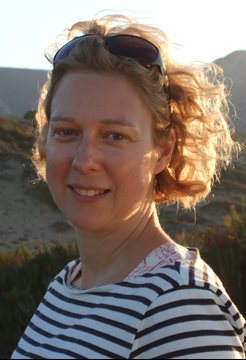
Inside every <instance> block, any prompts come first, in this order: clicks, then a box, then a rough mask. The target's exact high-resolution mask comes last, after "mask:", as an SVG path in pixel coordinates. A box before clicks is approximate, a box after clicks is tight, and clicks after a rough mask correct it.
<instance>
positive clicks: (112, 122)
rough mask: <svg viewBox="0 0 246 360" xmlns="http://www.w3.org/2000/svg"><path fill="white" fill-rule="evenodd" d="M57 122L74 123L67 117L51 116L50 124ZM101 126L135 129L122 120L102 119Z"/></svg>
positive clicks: (129, 123)
mask: <svg viewBox="0 0 246 360" xmlns="http://www.w3.org/2000/svg"><path fill="white" fill-rule="evenodd" d="M57 121H64V122H70V123H74V122H76V120H75V119H73V118H72V117H67V116H52V117H51V118H50V122H57ZM100 123H101V124H103V125H118V126H124V127H130V128H136V126H135V125H134V124H133V123H131V122H130V121H127V120H123V119H103V120H101V121H100Z"/></svg>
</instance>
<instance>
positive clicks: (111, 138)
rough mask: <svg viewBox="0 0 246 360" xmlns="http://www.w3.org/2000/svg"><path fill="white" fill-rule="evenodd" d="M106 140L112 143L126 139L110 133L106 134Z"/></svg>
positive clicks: (120, 135) (123, 136)
mask: <svg viewBox="0 0 246 360" xmlns="http://www.w3.org/2000/svg"><path fill="white" fill-rule="evenodd" d="M108 138H109V139H110V140H113V141H122V140H126V139H127V137H126V136H125V135H122V134H119V133H110V134H108Z"/></svg>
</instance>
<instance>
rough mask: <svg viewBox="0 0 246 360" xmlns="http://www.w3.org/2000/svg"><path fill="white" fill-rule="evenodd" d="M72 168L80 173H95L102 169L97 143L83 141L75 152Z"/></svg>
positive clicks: (87, 140)
mask: <svg viewBox="0 0 246 360" xmlns="http://www.w3.org/2000/svg"><path fill="white" fill-rule="evenodd" d="M72 167H73V168H74V169H75V170H76V171H79V172H82V173H88V172H95V171H98V170H100V168H101V154H100V150H99V146H98V145H97V144H96V141H94V140H92V139H85V138H84V139H81V142H80V143H79V145H78V146H77V148H76V150H75V154H74V157H73V162H72Z"/></svg>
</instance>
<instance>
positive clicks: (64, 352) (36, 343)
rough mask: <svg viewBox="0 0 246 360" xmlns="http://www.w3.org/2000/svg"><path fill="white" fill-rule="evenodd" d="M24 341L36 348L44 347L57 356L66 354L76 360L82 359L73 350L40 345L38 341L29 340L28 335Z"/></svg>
mask: <svg viewBox="0 0 246 360" xmlns="http://www.w3.org/2000/svg"><path fill="white" fill-rule="evenodd" d="M23 340H25V341H26V342H28V343H29V344H31V345H33V346H35V347H39V346H42V347H43V348H44V349H47V350H50V351H51V352H53V353H56V354H64V355H68V356H69V357H72V358H75V359H80V358H81V354H77V353H75V352H73V351H71V350H66V349H63V348H58V347H56V346H53V345H49V344H40V343H38V342H37V341H35V340H33V339H31V338H29V336H27V335H26V334H24V335H23Z"/></svg>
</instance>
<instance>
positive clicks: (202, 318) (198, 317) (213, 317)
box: [136, 314, 225, 339]
mask: <svg viewBox="0 0 246 360" xmlns="http://www.w3.org/2000/svg"><path fill="white" fill-rule="evenodd" d="M191 321H199V322H200V323H201V324H202V322H203V321H211V322H214V321H216V322H217V321H225V317H224V316H223V315H200V314H199V315H187V316H180V317H174V318H172V319H169V320H166V321H162V322H159V323H158V324H156V325H153V326H151V327H149V328H147V329H145V330H142V331H140V332H139V333H138V334H137V335H136V339H140V338H141V337H143V336H146V335H150V334H151V333H152V332H154V331H157V330H160V329H165V328H166V327H167V326H171V325H175V324H180V323H182V324H183V325H184V327H186V326H187V327H189V324H187V323H189V322H191Z"/></svg>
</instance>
